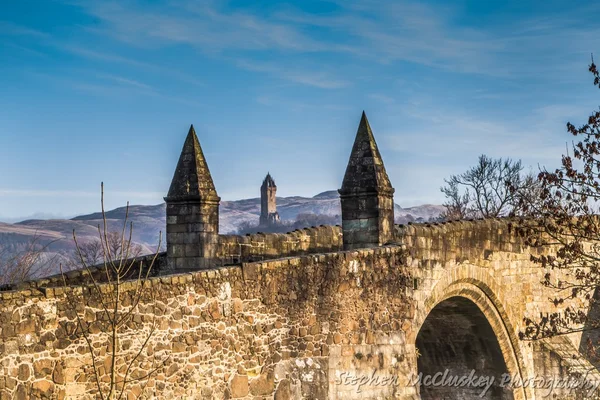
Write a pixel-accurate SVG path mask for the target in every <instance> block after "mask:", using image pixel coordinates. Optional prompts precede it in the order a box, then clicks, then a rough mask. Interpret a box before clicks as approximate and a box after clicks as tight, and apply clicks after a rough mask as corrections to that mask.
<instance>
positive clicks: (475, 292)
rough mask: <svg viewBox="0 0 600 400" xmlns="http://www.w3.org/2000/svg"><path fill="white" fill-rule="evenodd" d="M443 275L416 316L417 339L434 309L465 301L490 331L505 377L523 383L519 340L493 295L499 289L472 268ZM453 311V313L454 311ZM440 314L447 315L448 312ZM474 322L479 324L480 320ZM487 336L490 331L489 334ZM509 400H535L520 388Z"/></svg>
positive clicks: (456, 269)
mask: <svg viewBox="0 0 600 400" xmlns="http://www.w3.org/2000/svg"><path fill="white" fill-rule="evenodd" d="M446 272H447V273H446V275H445V276H444V277H443V278H442V279H441V280H439V281H438V282H437V284H436V285H435V287H434V288H433V290H432V291H431V293H430V295H429V296H428V298H427V300H426V301H425V307H424V308H423V309H421V310H420V311H419V312H417V315H415V318H416V321H415V322H416V327H417V328H418V330H417V331H418V332H419V335H420V334H421V331H422V329H423V327H424V324H425V322H426V320H427V318H428V317H429V316H430V315H431V313H432V311H433V310H434V309H435V308H436V306H438V305H440V304H442V303H443V302H444V301H446V300H448V299H451V298H454V297H458V298H464V299H465V300H467V301H470V302H471V303H472V304H473V305H474V306H475V307H476V309H477V310H478V311H479V312H480V313H481V315H483V317H484V319H485V321H486V322H487V324H488V325H489V327H490V328H491V332H492V333H493V335H492V336H493V337H494V338H495V339H496V340H497V342H498V346H499V350H500V353H501V355H502V359H503V361H504V363H505V366H506V371H507V373H508V374H509V375H510V376H511V377H514V378H517V379H523V378H524V377H525V375H526V371H525V367H524V365H525V364H524V362H523V356H522V354H521V351H520V348H519V343H518V337H517V335H516V331H515V329H514V327H513V326H512V324H511V323H510V320H509V318H508V315H507V314H506V311H505V310H504V308H503V306H502V303H501V302H500V300H499V299H498V298H497V297H496V295H495V294H494V291H496V292H498V289H499V287H498V285H497V284H496V283H495V281H494V279H493V278H492V277H491V276H490V275H489V274H488V273H487V272H486V271H484V270H483V269H481V268H478V267H476V266H474V265H463V266H461V267H457V268H455V269H454V270H450V271H446ZM473 276H476V277H479V278H482V277H483V278H484V279H486V280H487V281H488V282H487V283H484V282H482V281H481V280H478V279H474V278H471V277H473ZM465 304H467V303H463V305H465ZM467 307H468V306H467ZM454 309H455V310H456V308H454ZM467 309H468V310H470V311H472V312H473V313H474V312H475V311H474V310H473V308H467ZM442 310H443V311H449V309H446V310H444V309H442ZM476 320H478V321H481V319H476ZM489 333H490V331H488V334H489ZM415 339H416V340H417V341H418V339H419V336H418V335H417V338H415ZM417 347H418V344H417ZM420 351H421V350H420ZM512 396H513V397H510V398H514V399H516V400H521V399H532V398H534V394H533V393H532V392H531V388H523V387H517V388H514V389H513V393H512ZM451 398H452V397H451ZM500 398H502V397H500Z"/></svg>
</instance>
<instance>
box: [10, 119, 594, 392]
mask: <svg viewBox="0 0 600 400" xmlns="http://www.w3.org/2000/svg"><path fill="white" fill-rule="evenodd" d="M340 195H341V200H342V211H343V224H342V226H341V227H339V226H337V227H315V228H310V229H303V230H300V231H295V232H291V233H288V234H284V235H275V234H255V235H248V236H244V237H241V236H235V235H228V236H225V235H219V234H218V204H219V198H218V196H217V195H216V191H215V189H214V185H213V183H212V178H210V174H209V172H208V166H207V165H206V161H205V160H204V156H203V155H202V151H201V149H200V145H199V142H198V139H197V138H196V135H195V133H194V132H193V129H191V130H190V133H189V135H188V138H187V139H186V144H185V145H184V150H183V152H182V156H181V158H180V161H179V164H178V167H177V170H176V172H175V176H174V179H173V184H172V186H171V189H170V190H169V195H168V196H167V198H166V201H167V241H168V244H167V253H166V254H161V255H160V256H159V265H160V275H159V276H155V277H152V278H150V279H149V282H148V285H149V287H150V288H151V291H150V292H151V296H150V295H148V296H147V297H145V298H144V299H143V301H142V302H141V303H140V304H139V306H138V309H137V310H136V314H135V317H134V320H135V321H136V323H137V325H136V328H135V329H129V330H126V331H125V332H124V333H123V334H122V337H121V338H120V341H121V343H124V344H125V346H123V357H122V359H120V360H118V364H117V368H118V369H123V368H125V365H126V363H127V362H128V360H131V358H132V355H134V354H137V352H138V351H139V350H140V349H141V348H142V346H141V342H140V339H138V337H139V334H140V333H148V332H150V330H151V329H152V328H151V327H154V328H153V329H154V330H153V334H152V336H151V338H150V340H149V342H148V343H147V345H146V346H145V347H144V348H143V349H142V352H141V357H140V360H147V359H148V360H150V359H159V360H161V366H160V368H159V369H158V370H157V372H156V373H155V374H153V375H152V376H151V377H150V378H149V379H148V380H147V381H143V382H142V381H141V382H133V383H132V384H131V387H130V389H129V390H128V396H127V398H128V399H130V398H161V399H163V398H177V399H276V400H284V399H317V400H321V399H344V400H349V399H392V398H394V399H419V398H422V399H478V398H485V399H542V398H560V399H566V398H576V397H575V396H579V397H578V398H584V399H585V398H596V397H595V396H597V394H593V395H592V394H590V393H591V392H589V391H588V392H585V393H581V392H579V393H577V392H576V391H571V390H566V389H560V388H554V389H553V390H550V389H549V388H548V387H547V386H545V385H547V381H543V382H542V381H540V380H538V381H531V378H534V377H538V378H540V377H545V378H546V379H548V378H555V379H556V378H561V379H568V378H570V377H571V379H572V377H573V376H575V375H573V374H577V373H583V374H585V373H586V371H590V370H592V371H594V373H593V374H590V375H589V376H588V379H589V381H590V382H593V379H592V378H594V379H596V378H595V377H596V373H595V370H594V369H593V367H592V366H591V365H590V364H589V363H588V362H587V361H586V360H585V358H583V357H580V356H579V355H578V349H579V347H580V342H581V340H582V339H581V337H580V336H578V335H571V336H565V337H560V338H555V339H552V340H545V341H536V342H531V341H522V340H520V339H519V332H520V331H521V330H522V329H523V322H522V321H523V318H524V317H530V318H539V317H540V315H543V314H545V313H549V312H554V311H556V310H558V309H559V308H558V307H563V308H564V307H566V306H567V304H562V305H560V306H558V307H556V306H555V305H553V303H552V302H551V301H550V299H551V298H553V297H554V296H555V293H553V292H551V291H549V289H547V288H545V287H544V286H543V285H541V284H540V282H541V281H542V280H543V275H544V272H545V271H543V270H542V269H541V268H540V267H539V266H538V265H535V264H533V263H531V262H530V255H531V252H532V251H534V250H532V249H530V248H528V247H526V246H524V245H523V243H522V241H521V239H520V238H519V237H518V236H517V235H516V234H515V232H514V230H515V229H514V228H515V227H514V226H513V223H514V221H511V220H510V219H497V220H481V221H454V222H447V223H440V224H427V225H425V224H423V225H408V226H400V225H394V223H393V197H392V196H393V189H392V188H391V185H390V183H389V179H388V178H387V174H386V173H385V169H384V167H383V162H382V160H381V156H380V155H379V151H378V150H377V146H376V144H375V140H374V138H373V135H372V132H371V129H370V127H369V126H368V122H367V121H366V117H365V116H364V114H363V118H362V120H361V124H360V126H359V130H358V134H357V137H356V140H355V144H354V147H353V150H352V155H351V157H350V162H349V166H348V169H347V171H346V176H345V178H344V183H343V185H342V189H340ZM390 204H391V205H390ZM257 243H260V245H257ZM536 251H537V250H536ZM86 278H87V274H86V273H84V272H83V271H75V272H71V273H69V275H68V276H67V280H68V285H67V286H66V287H65V286H64V285H63V284H62V283H61V282H62V280H61V279H60V278H59V277H54V278H48V279H43V280H38V281H33V282H27V283H24V284H21V285H18V286H16V287H14V288H12V289H13V290H9V291H4V292H1V293H0V296H1V301H0V337H1V338H2V342H1V343H0V368H1V371H2V373H1V374H0V399H12V398H18V399H21V398H22V399H28V398H31V399H33V398H57V399H63V398H73V399H75V398H77V399H79V398H82V399H83V398H95V395H96V393H95V387H96V386H95V381H94V378H93V377H94V373H93V367H92V359H91V356H90V354H89V351H88V348H87V347H86V343H85V341H84V339H83V338H82V337H81V336H78V335H77V332H76V331H75V330H73V329H71V328H72V327H73V324H74V321H75V320H76V314H79V315H80V316H82V318H83V319H84V320H85V323H86V324H89V326H90V327H94V326H95V324H97V323H98V322H99V321H100V320H101V319H102V312H101V310H100V309H101V307H100V305H99V302H100V300H99V297H98V296H95V295H93V293H91V292H90V291H88V290H87V289H86V286H85V285H82V282H84V281H85V280H86ZM103 285H104V286H103V287H104V288H105V289H106V291H110V290H113V287H112V286H110V285H109V284H103ZM135 288H136V286H135V285H134V284H133V283H131V282H126V283H125V284H124V285H123V286H122V287H121V291H122V292H121V296H122V299H123V305H124V306H128V305H130V304H131V298H132V296H133V294H134V291H135ZM70 295H74V296H79V297H77V298H79V299H80V300H81V302H80V303H73V301H72V299H73V297H70ZM574 306H576V307H583V308H585V305H584V304H575V305H574ZM90 332H92V334H91V335H90V338H91V343H92V345H93V346H94V347H95V348H96V349H97V351H98V353H97V354H98V357H100V359H101V362H100V368H99V370H98V371H99V372H98V374H99V375H100V378H101V379H103V382H104V379H105V378H106V374H107V371H108V365H106V363H105V362H104V361H102V357H103V355H105V353H106V352H105V351H104V348H103V346H104V344H103V343H105V339H106V333H105V332H102V330H100V329H95V330H94V329H90ZM154 365H155V364H152V362H150V361H147V362H146V361H142V364H141V366H140V371H142V372H143V371H147V370H151V369H152V368H153V367H154ZM436 373H439V374H438V375H435V374H436ZM419 374H421V377H422V378H424V379H423V385H420V386H419V382H418V381H417V378H418V377H419ZM442 374H445V375H442ZM427 376H437V377H438V378H437V379H438V380H434V382H429V381H427ZM463 376H464V377H467V378H468V379H465V380H463V381H454V383H455V385H448V384H446V385H438V384H436V382H438V383H439V382H440V381H439V379H440V377H441V379H442V380H446V381H447V382H449V381H450V380H451V379H452V378H453V377H463ZM507 377H510V379H511V382H512V383H513V385H512V386H511V385H509V384H508V382H507ZM536 382H537V383H536ZM594 382H595V381H594ZM599 382H600V381H599ZM461 383H462V385H461ZM521 383H523V384H521ZM542 385H544V386H545V387H539V386H542ZM534 386H538V387H534ZM587 389H588V388H586V390H587ZM550 392H551V393H550ZM549 393H550V397H546V396H547V395H548V394H549ZM552 396H554V397H552Z"/></svg>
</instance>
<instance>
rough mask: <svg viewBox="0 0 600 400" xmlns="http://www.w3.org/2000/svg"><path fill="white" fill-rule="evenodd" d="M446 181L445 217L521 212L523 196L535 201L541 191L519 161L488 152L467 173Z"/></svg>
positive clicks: (442, 189)
mask: <svg viewBox="0 0 600 400" xmlns="http://www.w3.org/2000/svg"><path fill="white" fill-rule="evenodd" d="M444 181H445V182H446V185H445V186H442V187H441V188H440V190H441V191H442V193H444V195H445V196H446V202H445V203H444V207H445V209H446V211H445V212H444V213H443V215H442V217H443V218H444V219H446V220H452V219H469V218H496V217H503V216H507V215H511V214H521V213H522V212H523V208H522V207H521V204H522V201H521V199H522V198H527V199H530V200H534V199H535V197H536V192H537V191H538V190H539V184H538V182H537V180H536V179H535V178H534V176H533V175H531V174H524V173H523V165H522V164H521V161H520V160H518V161H514V160H512V159H510V158H506V159H502V158H497V159H493V158H490V157H488V156H486V155H485V154H482V155H481V156H479V159H478V161H477V164H476V165H475V166H473V167H471V168H469V169H468V170H467V171H466V172H464V173H462V174H459V175H451V176H450V178H448V179H445V180H444Z"/></svg>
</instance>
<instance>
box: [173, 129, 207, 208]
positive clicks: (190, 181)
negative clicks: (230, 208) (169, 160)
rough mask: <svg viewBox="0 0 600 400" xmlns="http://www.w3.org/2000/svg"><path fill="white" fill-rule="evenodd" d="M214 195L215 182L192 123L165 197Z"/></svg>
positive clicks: (205, 196) (189, 197)
mask: <svg viewBox="0 0 600 400" xmlns="http://www.w3.org/2000/svg"><path fill="white" fill-rule="evenodd" d="M215 197H218V196H217V191H216V190H215V184H214V183H213V180H212V176H211V175H210V171H209V170H208V164H207V163H206V158H204V154H203V153H202V147H200V142H199V141H198V136H196V131H195V130H194V125H191V126H190V130H189V132H188V135H187V138H186V139H185V143H184V144H183V149H182V150H181V155H180V156H179V162H178V163H177V168H176V169H175V174H173V180H172V181H171V187H170V188H169V193H168V194H167V198H168V199H171V200H177V199H192V198H204V199H209V198H215Z"/></svg>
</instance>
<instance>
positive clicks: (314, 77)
mask: <svg viewBox="0 0 600 400" xmlns="http://www.w3.org/2000/svg"><path fill="white" fill-rule="evenodd" d="M236 64H237V66H239V67H240V68H244V69H247V70H250V71H256V72H264V73H271V74H274V75H277V76H280V77H282V78H284V79H287V80H290V81H292V82H296V83H301V84H304V85H308V86H314V87H317V88H321V89H339V88H343V87H346V86H348V85H349V84H350V83H349V82H348V81H345V80H340V79H337V78H335V77H334V76H332V75H331V74H329V73H327V72H325V71H314V72H310V71H306V70H297V69H293V68H290V69H287V68H284V67H279V66H277V65H275V64H267V63H258V62H253V61H248V60H237V62H236Z"/></svg>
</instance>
